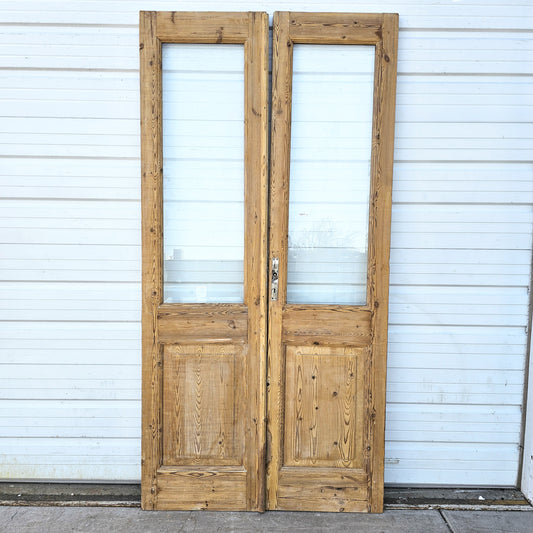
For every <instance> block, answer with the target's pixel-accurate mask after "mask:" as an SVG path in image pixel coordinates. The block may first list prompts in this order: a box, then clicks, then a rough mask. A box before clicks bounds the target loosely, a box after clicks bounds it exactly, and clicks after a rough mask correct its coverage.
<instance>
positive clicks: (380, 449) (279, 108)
mask: <svg viewBox="0 0 533 533" xmlns="http://www.w3.org/2000/svg"><path fill="white" fill-rule="evenodd" d="M397 41H398V15H397V14H354V13H294V12H276V13H275V15H274V24H273V67H272V107H271V109H272V118H271V131H272V134H271V159H270V179H271V205H272V202H273V201H276V202H277V205H278V208H279V213H278V214H279V216H277V217H275V216H273V215H272V213H271V214H270V215H271V216H270V240H269V246H270V263H271V262H272V258H274V257H276V258H279V278H278V283H279V290H278V299H277V301H275V302H271V305H270V306H269V339H268V352H269V357H268V383H269V387H268V391H267V396H268V400H267V406H268V421H269V429H268V431H269V440H270V442H271V445H270V447H269V461H268V463H267V508H269V509H275V508H276V507H277V498H278V497H277V494H276V492H277V487H278V475H279V474H278V472H279V470H280V468H281V466H282V465H283V445H282V442H283V438H282V434H283V425H284V409H283V403H284V383H283V377H282V376H283V375H284V372H283V361H282V359H283V358H282V357H281V354H278V353H276V354H274V352H277V350H276V347H277V346H281V344H280V342H281V341H280V339H281V338H282V336H283V332H282V326H281V324H282V318H283V315H284V313H285V311H286V310H285V307H286V286H287V279H286V273H287V235H288V214H289V213H288V205H289V175H290V140H291V102H292V50H293V45H294V44H299V43H302V44H352V45H374V46H375V48H376V51H375V68H374V97H373V126H372V153H371V171H370V177H371V191H370V208H369V233H368V239H369V247H368V269H367V272H368V274H367V304H366V306H360V307H359V309H360V310H361V312H363V313H365V312H366V313H368V312H370V316H371V331H372V332H373V338H372V354H371V357H370V363H369V368H368V369H367V371H366V372H367V373H366V376H367V378H368V380H369V383H368V384H367V386H366V388H365V393H366V394H367V396H368V398H367V403H366V406H365V413H366V414H365V416H366V417H367V424H366V427H365V435H364V441H365V451H364V454H365V462H366V470H367V473H368V478H369V479H368V481H369V486H368V495H369V497H368V500H369V504H368V507H367V510H368V511H369V512H382V510H383V474H384V446H385V384H386V360H387V329H388V293H389V255H390V227H391V203H392V166H393V157H394V121H395V104H396V63H397ZM271 209H272V208H271Z"/></svg>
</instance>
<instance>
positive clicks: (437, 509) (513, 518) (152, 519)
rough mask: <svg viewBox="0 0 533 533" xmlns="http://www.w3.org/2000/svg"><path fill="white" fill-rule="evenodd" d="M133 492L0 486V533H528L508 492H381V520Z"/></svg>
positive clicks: (530, 526)
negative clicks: (230, 507) (144, 503)
mask: <svg viewBox="0 0 533 533" xmlns="http://www.w3.org/2000/svg"><path fill="white" fill-rule="evenodd" d="M139 505H140V486H139V485H138V484H130V485H119V484H108V485H105V484H97V483H95V484H76V483H12V482H11V483H10V482H4V483H0V533H34V532H35V533H67V532H90V533H92V532H95V533H107V532H109V533H111V532H112V533H123V532H124V533H137V532H139V533H166V532H172V533H178V532H184V533H185V532H198V533H200V532H201V533H211V532H220V533H223V532H228V533H230V532H236V533H237V532H239V533H256V532H269V533H270V532H275V533H277V532H291V533H292V532H306V533H307V532H309V533H313V532H327V533H336V532H343V533H344V532H346V533H350V532H361V533H374V532H376V533H377V532H379V533H385V532H391V533H402V532H406V533H418V532H420V533H441V532H444V533H450V532H451V533H483V532H487V533H533V507H532V506H531V505H530V504H529V502H528V501H527V500H526V499H525V498H524V496H523V495H522V494H521V493H520V491H518V490H516V489H464V488H462V489H461V488H455V489H451V488H444V489H443V488H441V489H428V488H424V489H416V488H415V489H413V488H391V487H386V488H385V512H384V513H383V514H381V515H365V514H342V513H300V512H281V511H273V512H267V513H264V514H259V513H221V512H178V511H141V509H140V508H139Z"/></svg>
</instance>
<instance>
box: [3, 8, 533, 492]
mask: <svg viewBox="0 0 533 533" xmlns="http://www.w3.org/2000/svg"><path fill="white" fill-rule="evenodd" d="M176 8H178V9H181V10H195V9H201V10H212V9H214V10H250V9H253V10H261V9H263V10H266V11H269V12H270V14H271V13H272V11H273V10H274V9H278V10H282V9H287V10H289V9H292V10H305V11H353V10H354V9H356V10H357V11H360V12H372V11H374V12H381V11H396V12H399V13H400V28H401V32H400V42H399V64H398V67H399V76H398V95H397V103H398V105H397V126H396V147H395V168H394V172H395V174H394V190H393V200H394V205H393V226H392V252H391V304H390V329H389V359H388V391H387V399H388V413H387V447H386V480H387V481H388V482H390V483H406V484H412V483H416V484H449V485H514V484H515V483H516V476H517V471H518V459H519V444H520V442H519V439H520V422H521V415H520V412H521V404H522V393H523V379H524V358H525V353H526V326H527V305H528V288H529V283H530V278H529V276H530V262H531V224H532V208H531V206H532V204H533V180H532V179H531V176H532V171H533V164H532V156H531V154H532V147H533V142H532V140H533V127H532V122H533V121H532V118H533V90H532V87H533V84H532V83H531V82H532V80H531V74H532V72H533V68H532V67H533V65H532V63H533V40H532V38H531V35H532V34H531V32H530V30H531V27H532V21H533V6H531V3H530V2H527V1H525V0H523V1H521V0H517V1H512V2H507V3H502V2H501V1H500V0H468V1H465V2H454V1H452V0H435V1H432V2H419V1H418V0H403V1H401V0H400V1H392V0H386V1H384V2H379V3H376V2H373V3H372V2H370V3H369V2H367V3H363V4H360V3H358V4H357V5H356V6H355V5H354V3H353V2H349V1H347V0H346V1H335V2H332V3H324V2H323V1H318V0H312V1H311V2H305V3H304V2H302V1H299V0H292V1H286V0H281V1H279V2H277V3H275V4H274V3H272V2H269V1H264V2H251V1H244V0H242V1H238V0H234V1H227V2H224V3H220V2H207V1H202V2H181V3H180V4H179V6H178V5H176V2H172V1H170V0H162V1H155V0H149V1H143V2H141V1H140V0H132V1H131V0H130V1H118V0H115V1H104V0H91V1H86V0H85V1H81V0H74V1H70V2H59V1H48V0H47V1H44V2H38V1H25V0H24V1H22V0H19V1H17V2H12V1H9V2H8V1H2V2H0V23H1V24H2V32H1V35H0V71H1V72H2V75H1V76H0V117H1V118H0V195H1V199H0V243H1V244H0V290H1V291H2V294H3V296H4V298H2V301H1V302H0V321H1V322H0V364H1V367H0V463H1V465H2V466H1V467H0V477H5V478H10V479H47V478H50V479H75V480H76V479H77V480H90V479H103V480H136V479H139V477H140V466H139V463H140V440H139V431H140V324H139V318H140V306H141V302H140V256H141V254H140V179H139V176H140V164H139V153H140V152H139V90H138V87H139V76H138V29H137V23H138V11H139V10H140V9H153V10H155V9H165V10H171V9H176ZM471 30H475V31H471ZM333 68H334V65H333ZM214 96H215V95H214ZM308 97H309V98H311V100H310V101H311V102H312V97H313V95H312V94H311V95H309V96H308ZM330 119H331V117H329V116H321V114H320V109H317V114H316V120H317V121H319V120H321V121H323V122H321V123H320V124H318V123H317V124H316V127H318V128H328V127H335V128H338V127H339V125H338V124H337V125H334V124H331V123H328V120H330ZM211 127H212V128H213V131H217V127H218V126H217V124H216V123H213V124H211ZM311 133H312V132H311ZM190 134H191V135H194V134H195V132H194V131H191V133H190ZM181 141H183V139H180V144H181ZM229 147H230V148H231V146H229ZM182 148H183V150H184V151H183V153H182V154H181V155H182V156H185V155H187V153H186V150H187V146H186V145H185V144H184V145H182ZM345 149H346V154H345V155H346V157H350V153H349V147H345ZM302 166H305V165H304V163H302ZM171 194H173V195H176V196H181V195H182V194H183V191H180V190H178V189H176V190H172V192H171ZM217 194H223V191H220V190H217ZM181 197H182V196H181ZM197 199H198V198H196V197H193V196H191V197H189V200H191V201H193V200H197Z"/></svg>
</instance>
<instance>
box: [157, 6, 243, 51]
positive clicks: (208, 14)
mask: <svg viewBox="0 0 533 533" xmlns="http://www.w3.org/2000/svg"><path fill="white" fill-rule="evenodd" d="M250 30H251V28H250V18H249V14H248V13H221V12H217V11H204V12H193V11H159V12H157V36H158V37H159V39H161V40H162V41H164V42H167V43H216V44H236V43H244V42H245V41H246V40H247V39H248V38H249V36H250Z"/></svg>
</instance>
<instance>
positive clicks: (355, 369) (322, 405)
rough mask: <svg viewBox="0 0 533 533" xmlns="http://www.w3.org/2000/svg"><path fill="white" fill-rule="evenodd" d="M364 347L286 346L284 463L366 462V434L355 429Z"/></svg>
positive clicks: (359, 410) (359, 409) (343, 464)
mask: <svg viewBox="0 0 533 533" xmlns="http://www.w3.org/2000/svg"><path fill="white" fill-rule="evenodd" d="M364 352H365V350H362V349H359V350H357V349H353V348H340V349H339V348H337V349H331V348H329V347H328V348H324V347H318V346H317V347H311V346H310V347H307V348H296V347H293V346H288V347H287V351H286V363H285V369H286V370H285V398H286V399H288V400H289V401H287V402H286V406H285V421H284V425H285V442H284V458H285V459H284V464H285V465H286V466H325V467H327V466H329V467H334V466H339V467H344V468H356V467H361V466H362V461H361V458H362V446H363V441H362V434H361V433H360V432H357V431H356V429H357V423H358V422H359V421H360V419H361V418H362V414H363V413H362V407H363V404H364V401H363V397H362V393H363V390H364V388H363V377H364V372H363V362H364V356H365V353H364Z"/></svg>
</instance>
